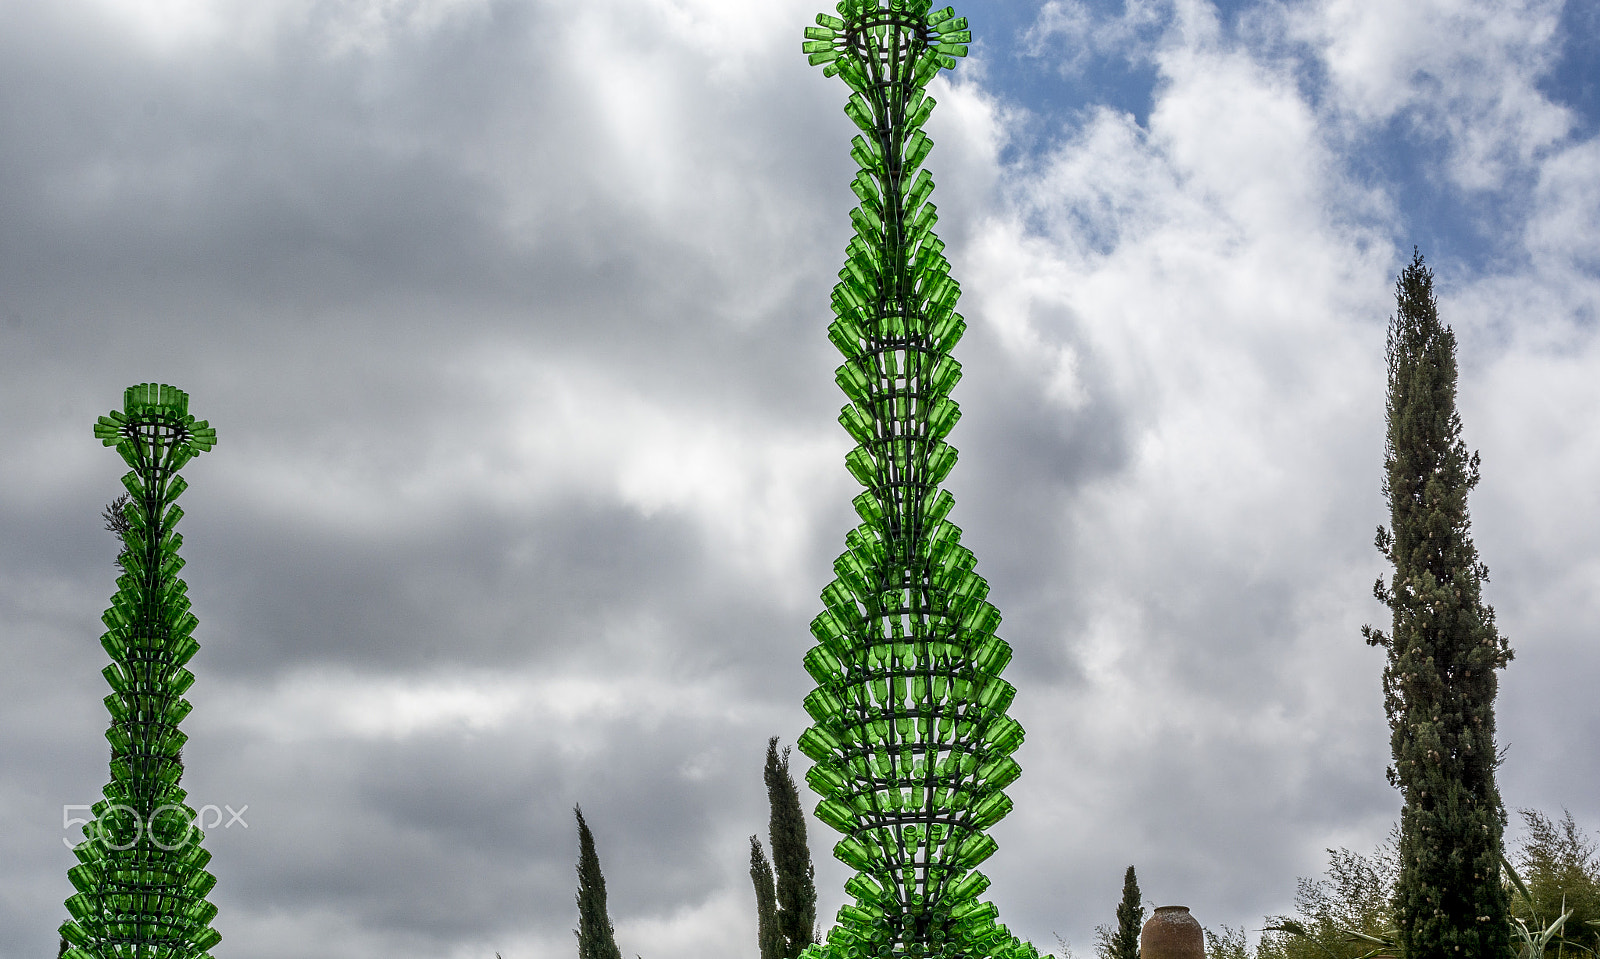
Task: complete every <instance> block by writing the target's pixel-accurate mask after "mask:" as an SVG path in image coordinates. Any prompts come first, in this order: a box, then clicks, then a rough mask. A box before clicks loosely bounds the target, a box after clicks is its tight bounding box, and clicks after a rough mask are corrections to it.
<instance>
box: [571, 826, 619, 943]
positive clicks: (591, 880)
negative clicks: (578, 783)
mask: <svg viewBox="0 0 1600 959" xmlns="http://www.w3.org/2000/svg"><path fill="white" fill-rule="evenodd" d="M572 812H573V813H574V814H575V815H576V816H577V817H578V928H576V929H574V930H572V934H573V935H575V936H577V937H578V959H622V950H620V949H618V948H617V937H616V933H615V931H614V930H612V928H611V916H610V915H609V914H608V913H607V912H606V877H605V876H604V875H602V874H601V872H600V856H599V854H597V853H596V852H595V851H594V834H593V833H591V832H590V831H589V824H588V823H586V822H584V821H583V808H582V807H581V806H573V807H572Z"/></svg>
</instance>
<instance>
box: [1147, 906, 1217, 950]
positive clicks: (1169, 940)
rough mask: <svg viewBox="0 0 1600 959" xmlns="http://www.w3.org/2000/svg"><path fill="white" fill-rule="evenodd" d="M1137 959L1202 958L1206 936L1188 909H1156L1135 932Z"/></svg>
mask: <svg viewBox="0 0 1600 959" xmlns="http://www.w3.org/2000/svg"><path fill="white" fill-rule="evenodd" d="M1139 959H1206V934H1205V930H1203V929H1201V928H1200V920H1198V919H1196V918H1195V917H1193V916H1191V915H1189V907H1188V906H1157V907H1156V912H1155V915H1153V916H1151V917H1150V918H1149V919H1148V920H1147V921H1146V922H1145V924H1144V928H1143V929H1141V930H1139Z"/></svg>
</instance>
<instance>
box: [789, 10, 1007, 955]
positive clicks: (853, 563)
mask: <svg viewBox="0 0 1600 959" xmlns="http://www.w3.org/2000/svg"><path fill="white" fill-rule="evenodd" d="M930 7H931V3H930V2H929V0H845V2H843V3H840V4H839V6H838V12H839V14H840V17H831V16H827V15H822V16H819V17H818V18H817V26H815V27H812V28H809V29H807V30H806V43H805V45H804V48H803V49H804V52H805V53H807V54H808V55H809V57H810V60H811V62H812V63H813V64H822V65H824V73H825V74H826V75H829V76H835V75H836V76H839V77H841V78H842V79H843V80H844V81H845V82H846V84H847V85H848V86H849V87H850V88H851V91H852V92H851V94H850V98H849V100H848V102H847V103H846V106H845V113H846V114H847V115H848V116H849V117H850V119H851V120H852V121H853V122H854V123H855V124H856V125H857V126H858V127H859V128H860V130H861V135H859V136H856V137H855V138H854V139H853V140H852V141H851V156H852V157H853V158H854V159H855V160H856V162H857V164H858V165H859V166H860V168H861V169H860V172H859V173H858V174H857V175H856V177H855V179H854V180H853V181H852V183H851V189H852V190H853V191H854V193H855V194H856V196H857V198H858V199H859V200H860V203H859V204H858V205H857V206H856V207H855V209H853V210H852V211H851V212H850V219H851V221H852V223H853V224H854V226H855V233H854V236H852V238H851V239H850V242H849V244H848V246H847V247H846V256H847V259H846V263H845V266H844V268H843V269H842V270H840V272H839V283H838V285H837V286H835V287H834V290H833V296H832V305H833V314H834V319H833V322H832V324H831V325H830V326H829V329H828V335H829V338H830V339H831V340H832V341H833V343H834V344H835V345H836V346H837V347H838V348H839V350H840V352H841V353H842V354H843V355H844V360H845V362H844V364H843V365H842V366H840V367H839V370H838V373H837V376H836V380H837V382H838V384H839V387H840V388H841V389H842V390H843V391H844V393H845V396H846V397H847V398H848V399H849V401H850V402H849V403H848V404H846V405H845V407H844V408H843V410H841V412H840V415H839V422H840V424H841V425H842V426H844V428H845V430H846V431H847V432H849V434H850V435H851V437H852V438H854V439H855V441H856V444H857V445H856V446H855V448H854V449H852V450H851V451H850V453H849V454H848V456H847V457H846V466H847V467H848V468H849V470H850V472H851V474H852V475H854V476H855V478H856V479H857V480H858V481H859V482H860V483H861V484H862V486H864V487H865V491H864V492H863V493H862V494H861V495H860V496H858V497H856V499H855V506H856V511H857V513H858V514H859V515H860V517H861V521H862V522H861V525H859V526H858V527H856V528H855V529H854V530H852V531H851V532H850V533H849V534H847V535H846V537H845V544H846V549H845V552H844V553H843V554H841V555H840V556H839V558H838V559H837V560H836V561H835V563H834V572H835V574H836V577H837V578H836V579H835V580H834V581H833V582H832V583H830V584H829V585H828V587H827V588H826V589H825V590H824V591H823V594H822V599H823V602H824V604H825V607H826V608H825V609H824V610H823V612H822V613H821V614H820V615H818V616H817V618H816V619H815V620H814V621H813V622H812V626H811V629H812V633H813V635H814V636H815V638H816V640H817V645H816V646H815V647H813V648H812V649H811V651H810V652H809V653H807V655H806V657H805V666H806V669H807V671H808V672H810V674H811V676H812V677H813V678H814V679H815V680H816V682H817V689H816V690H815V691H813V692H812V693H811V694H810V695H809V696H808V697H807V698H806V702H805V705H806V710H807V712H808V713H809V714H810V716H811V718H812V720H813V722H814V725H812V726H811V727H810V728H809V729H807V730H806V732H805V733H804V735H802V736H801V738H800V741H799V747H800V749H801V751H802V752H804V753H805V754H806V755H807V756H809V757H810V758H811V759H812V760H813V761H814V763H815V765H813V767H812V768H811V770H810V771H809V772H808V773H807V781H808V782H809V783H810V785H811V787H812V788H813V789H814V790H816V792H817V793H818V794H820V795H821V796H822V797H824V798H823V800H822V801H821V803H819V805H818V806H817V810H816V811H817V816H818V818H820V819H821V820H822V821H823V822H825V823H827V824H828V825H829V826H831V827H833V828H835V829H837V830H839V831H840V832H842V833H844V838H843V839H842V840H840V841H839V843H838V844H837V845H836V846H835V847H834V854H835V856H837V857H838V858H839V859H840V860H841V861H843V862H845V863H846V864H848V865H850V866H851V867H853V868H855V869H856V870H858V872H857V874H856V876H855V877H854V878H853V879H851V880H850V882H849V883H848V884H847V886H846V889H847V891H848V892H849V893H850V894H851V895H852V896H853V897H854V899H855V902H854V903H853V904H850V905H846V906H845V907H844V908H842V909H841V910H840V912H839V915H838V924H837V925H836V926H835V927H834V929H833V930H832V931H831V932H830V933H829V936H828V939H827V942H826V943H825V944H823V945H819V946H816V947H813V952H812V955H813V956H814V957H816V959H821V957H824V956H827V957H833V959H865V957H883V959H888V957H899V956H912V957H918V959H921V957H930V956H956V955H960V956H963V957H978V956H1007V957H1012V956H1015V957H1019V959H1020V957H1023V956H1032V955H1036V953H1035V952H1034V951H1033V949H1032V947H1031V946H1028V945H1026V944H1024V943H1020V942H1018V941H1017V940H1016V939H1015V938H1014V937H1012V936H1011V935H1010V934H1009V933H1007V932H1006V931H1005V927H1003V926H1000V925H997V924H996V922H995V908H994V906H993V905H992V904H989V903H982V902H979V900H978V896H979V895H981V894H982V892H983V890H984V889H985V888H986V887H987V886H988V879H986V878H985V877H984V876H983V875H982V874H981V873H979V872H977V871H976V870H975V867H976V866H977V865H978V864H979V863H981V862H983V861H984V860H985V859H987V858H988V857H989V856H990V855H991V854H992V853H993V852H994V850H995V842H994V840H993V838H992V837H990V836H988V835H987V834H986V830H987V829H988V828H989V827H991V826H992V825H994V824H995V823H996V822H998V821H999V820H1000V819H1001V818H1002V817H1004V816H1005V815H1006V814H1007V813H1008V812H1010V810H1011V800H1010V798H1009V797H1007V796H1006V794H1005V793H1004V791H1003V790H1004V789H1005V787H1006V786H1008V785H1009V784H1010V783H1012V782H1013V781H1014V780H1015V779H1016V778H1017V776H1018V775H1019V774H1020V769H1019V768H1018V766H1017V764H1016V762H1015V761H1014V760H1013V759H1012V758H1011V754H1012V753H1013V752H1014V751H1015V750H1016V748H1017V747H1018V746H1019V745H1020V744H1021V742H1022V738H1023V732H1022V727H1021V726H1020V725H1019V724H1018V723H1017V722H1016V720H1014V719H1012V718H1010V717H1009V716H1007V715H1006V710H1007V708H1008V707H1009V706H1010V704H1011V700H1012V697H1013V696H1014V694H1015V690H1014V689H1013V688H1012V686H1011V685H1010V684H1009V683H1007V682H1006V681H1005V680H1003V679H1001V678H1000V673H1001V671H1002V670H1003V669H1004V668H1005V666H1006V664H1007V663H1008V662H1009V661H1010V658H1011V649H1010V647H1009V646H1007V645H1006V643H1005V641H1004V640H1002V639H1001V638H1000V637H999V636H997V635H996V633H995V630H996V628H997V627H998V626H999V623H1000V614H999V612H998V611H997V610H996V609H995V608H994V606H993V605H991V604H990V603H989V602H988V592H989V587H988V584H987V582H985V581H984V579H983V577H981V576H980V575H978V573H977V572H976V571H975V568H974V567H975V565H976V559H975V557H974V556H973V554H972V552H971V550H969V549H967V548H966V547H964V546H962V545H961V531H960V529H959V528H957V527H956V526H955V525H954V524H952V523H951V522H950V521H949V520H948V519H947V515H948V513H949V512H950V509H951V506H952V505H953V503H954V500H953V498H952V497H951V495H950V493H949V492H948V491H945V490H942V489H940V484H941V483H942V482H943V481H944V479H945V478H946V476H947V475H948V474H949V472H950V470H951V468H952V467H953V466H954V465H955V462H956V451H955V449H954V448H953V447H952V446H950V445H949V444H948V443H946V442H945V438H946V437H947V436H948V435H949V433H950V430H951V429H952V427H954V426H955V424H956V422H957V420H959V418H960V415H961V413H960V409H959V407H958V406H957V405H956V403H955V401H954V400H953V399H952V398H951V396H950V393H951V390H952V389H953V388H954V386H955V385H956V383H957V381H958V380H959V379H960V378H961V365H960V364H959V363H958V362H957V361H956V360H955V358H954V357H953V356H951V355H950V353H951V350H952V348H953V347H954V346H955V344H956V343H957V341H959V340H960V338H961V335H962V333H963V332H964V330H965V328H966V324H965V321H964V320H963V319H962V318H961V316H960V314H958V313H957V312H956V311H955V306H956V301H957V299H958V297H959V296H960V292H961V290H960V286H959V284H957V283H956V281H955V280H954V279H952V278H951V277H950V265H949V262H948V261H947V260H946V259H945V257H944V243H943V241H941V240H940V239H939V238H938V237H937V236H936V235H935V234H934V227H935V225H936V224H937V223H938V210H937V208H936V207H935V206H934V204H933V203H932V200H931V196H932V192H933V177H932V174H931V173H929V171H927V170H926V169H922V164H923V162H924V161H925V160H926V159H927V157H928V154H929V151H930V150H931V149H932V147H933V141H932V140H931V139H929V138H928V135H927V134H926V132H924V130H923V126H924V124H925V123H926V121H927V119H928V117H929V115H930V114H931V112H932V110H933V109H934V105H935V104H934V100H933V98H932V97H930V96H928V94H927V92H926V90H925V89H924V87H925V86H926V84H927V82H928V81H929V80H930V79H931V78H932V77H933V76H934V75H935V74H936V73H937V72H938V71H939V70H940V69H941V68H948V67H952V66H954V65H955V58H956V57H959V56H962V55H964V54H965V53H966V46H965V44H966V43H967V42H968V41H970V39H971V35H970V33H969V32H968V31H967V24H966V21H965V20H964V19H961V18H958V17H956V16H955V14H954V11H953V10H951V9H949V8H945V9H942V10H938V11H932V10H930Z"/></svg>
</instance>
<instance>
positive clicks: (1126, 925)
mask: <svg viewBox="0 0 1600 959" xmlns="http://www.w3.org/2000/svg"><path fill="white" fill-rule="evenodd" d="M1143 928H1144V901H1143V900H1142V899H1141V898H1140V897H1139V877H1138V876H1136V875H1134V872H1133V867H1132V866H1129V867H1128V871H1127V873H1126V874H1124V875H1123V877H1122V901H1121V902H1119V903H1117V932H1116V935H1114V936H1112V937H1111V954H1110V959H1139V931H1140V930H1141V929H1143Z"/></svg>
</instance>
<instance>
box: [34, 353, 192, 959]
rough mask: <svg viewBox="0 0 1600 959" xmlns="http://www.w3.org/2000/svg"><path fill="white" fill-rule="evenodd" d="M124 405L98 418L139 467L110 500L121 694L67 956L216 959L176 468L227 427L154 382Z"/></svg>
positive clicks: (81, 866)
mask: <svg viewBox="0 0 1600 959" xmlns="http://www.w3.org/2000/svg"><path fill="white" fill-rule="evenodd" d="M123 406H124V409H123V410H113V411H112V412H111V413H109V414H107V415H105V416H102V417H100V418H99V420H98V421H97V422H96V424H95V427H94V435H95V437H96V438H98V439H99V440H101V441H102V442H103V443H104V444H105V445H106V446H110V447H115V448H116V450H117V453H118V454H119V455H121V457H122V458H123V461H124V462H126V463H127V464H128V466H129V467H130V471H129V472H128V473H127V474H126V475H124V476H123V478H122V484H123V486H124V487H125V488H126V489H127V491H128V493H127V496H126V497H118V499H117V500H115V501H113V503H112V504H111V506H109V507H108V508H107V511H106V514H105V519H106V523H107V526H108V528H110V529H111V530H112V532H115V533H116V534H117V535H118V537H119V538H120V540H121V551H120V552H119V554H118V557H117V565H118V567H119V568H120V569H121V571H122V572H121V575H120V576H118V577H117V592H116V593H115V594H114V595H113V596H112V597H111V607H110V608H109V609H107V610H106V612H105V614H104V615H103V616H102V617H101V619H102V621H103V622H104V623H105V625H106V632H105V634H104V635H102V636H101V637H100V643H101V645H102V646H103V647H104V648H105V650H106V652H107V653H108V654H110V656H111V660H112V662H111V665H109V666H107V667H106V669H105V670H104V676H105V677H106V681H107V682H108V683H109V684H110V685H111V690H112V691H111V694H110V695H109V696H107V697H106V698H105V705H106V709H107V711H108V712H110V714H111V724H110V728H109V729H107V731H106V739H107V740H108V741H109V742H110V744H111V781H110V782H109V783H107V784H106V787H105V791H104V798H103V799H101V801H100V802H98V803H95V805H94V806H93V812H94V817H95V818H94V819H93V820H92V821H91V822H90V823H88V824H87V825H86V826H84V829H83V835H84V839H83V841H82V842H81V843H79V844H78V845H77V847H76V848H74V849H73V855H74V856H76V857H77V859H78V865H77V866H74V867H73V868H72V869H70V870H69V871H68V872H67V877H68V878H69V879H70V880H71V882H72V885H73V888H74V889H76V890H77V892H76V894H75V895H73V896H72V897H71V898H69V899H68V900H67V901H66V907H67V912H68V913H69V914H70V915H71V917H72V918H70V919H68V920H67V921H66V922H64V923H62V925H61V929H60V934H61V937H62V940H63V943H64V944H65V945H66V946H67V948H66V949H65V951H64V952H63V953H62V955H63V956H64V957H66V959H111V957H117V959H124V957H136V959H206V957H208V956H209V955H210V952H209V950H210V949H211V947H213V946H215V945H216V944H217V943H218V942H219V941H221V939H222V936H221V934H220V933H218V932H217V931H216V930H215V929H213V928H211V920H212V919H213V918H214V917H215V916H216V914H217V909H216V907H215V906H213V905H212V904H211V903H210V902H208V901H207V900H206V896H207V894H208V893H209V892H210V891H211V889H212V887H213V886H214V885H215V884H216V879H215V878H214V877H213V876H212V875H211V874H210V873H209V872H207V871H206V865H207V863H208V862H209V861H210V859H211V854H210V853H208V852H207V851H206V850H205V849H204V848H202V847H201V845H200V844H201V841H202V840H203V839H204V836H203V835H202V834H201V832H200V830H199V829H198V828H197V827H196V825H195V813H194V810H193V809H191V808H189V807H188V806H187V805H185V799H186V798H187V794H186V793H185V791H184V790H183V789H182V788H181V787H180V786H179V785H178V783H179V781H180V780H181V779H182V776H183V763H182V758H181V757H182V750H183V744H184V742H185V740H186V738H187V737H185V736H184V734H183V733H182V732H181V731H180V730H179V729H178V724H179V722H180V721H181V720H182V719H183V717H184V716H186V715H187V714H188V712H189V709H190V706H189V702H188V700H186V699H184V698H183V694H184V692H185V691H187V690H188V688H189V686H190V684H191V683H193V682H194V675H193V674H192V673H190V672H189V670H188V669H186V668H185V664H187V663H188V662H189V660H190V659H191V658H192V657H193V656H194V654H195V652H196V651H197V650H198V649H199V648H200V647H199V644H198V643H197V642H195V640H194V636H193V633H194V629H195V626H196V625H197V621H196V619H195V617H194V615H193V614H192V613H190V611H189V605H190V604H189V598H188V595H187V592H188V587H187V586H186V585H185V583H184V582H183V580H181V579H179V578H178V576H177V574H178V571H179V570H181V569H182V568H183V559H182V558H181V557H180V556H179V555H178V549H179V548H180V547H181V546H182V544H183V537H182V535H181V534H179V533H178V532H177V530H176V528H175V527H176V526H177V523H178V521H179V519H181V518H182V516H183V510H182V508H180V507H179V506H178V505H177V504H176V500H177V498H178V497H179V496H180V495H181V494H182V493H183V491H184V489H185V488H187V486H188V484H187V483H186V482H185V481H184V479H183V478H182V477H181V476H179V475H178V471H179V470H180V469H181V468H182V467H183V466H184V464H186V463H187V462H188V461H189V460H190V459H193V458H194V457H195V456H198V455H199V454H200V453H203V452H205V451H207V450H209V449H211V448H212V446H214V445H215V444H216V441H217V433H216V430H215V429H213V428H211V426H210V425H209V424H207V423H206V422H205V421H204V420H196V419H195V418H194V416H193V415H191V414H190V413H189V396H188V394H186V393H184V392H183V391H182V390H178V389H174V388H173V387H171V386H166V385H164V384H156V383H142V384H139V385H138V386H134V387H130V388H129V389H128V390H127V391H126V392H125V393H124V394H123Z"/></svg>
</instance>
